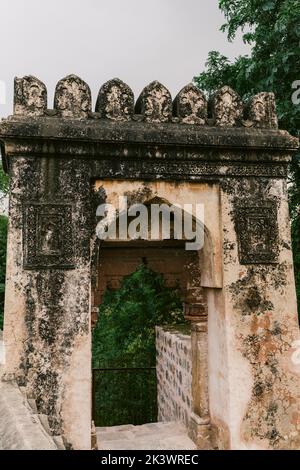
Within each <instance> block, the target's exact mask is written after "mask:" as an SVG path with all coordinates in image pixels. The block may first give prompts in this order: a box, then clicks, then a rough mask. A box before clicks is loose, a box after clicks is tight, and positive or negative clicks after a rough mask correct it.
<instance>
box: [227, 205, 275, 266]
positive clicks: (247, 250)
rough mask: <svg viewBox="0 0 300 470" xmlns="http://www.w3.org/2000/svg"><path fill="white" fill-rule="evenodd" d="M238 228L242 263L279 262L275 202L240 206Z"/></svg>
mask: <svg viewBox="0 0 300 470" xmlns="http://www.w3.org/2000/svg"><path fill="white" fill-rule="evenodd" d="M236 230H237V236H238V243H239V257H240V263H241V264H268V263H277V258H278V225H277V208H276V204H275V203H273V202H269V203H266V204H265V205H263V206H250V205H247V206H241V207H238V208H237V209H236Z"/></svg>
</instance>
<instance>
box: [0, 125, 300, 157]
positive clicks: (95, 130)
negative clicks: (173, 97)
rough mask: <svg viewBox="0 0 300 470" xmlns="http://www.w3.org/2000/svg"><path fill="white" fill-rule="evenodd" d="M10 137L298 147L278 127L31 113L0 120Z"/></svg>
mask: <svg viewBox="0 0 300 470" xmlns="http://www.w3.org/2000/svg"><path fill="white" fill-rule="evenodd" d="M37 136H38V138H37ZM9 138H14V139H24V138H29V139H38V140H41V139H50V140H67V141H68V140H72V141H73V142H74V141H78V142H102V143H107V142H110V143H116V144H117V143H121V142H128V143H131V144H161V145H164V146H166V145H185V146H197V147H219V148H252V149H282V150H294V151H296V150H297V149H298V147H299V140H298V139H297V138H296V137H293V136H291V135H290V134H289V133H288V132H287V131H282V130H276V129H257V128H250V129H248V128H220V127H207V126H198V125H185V124H177V123H144V122H134V121H133V122H112V121H105V120H86V121H81V120H78V119H64V118H58V117H28V116H27V117H24V116H20V117H18V116H10V117H9V118H7V119H5V120H2V121H1V122H0V139H2V140H6V139H9Z"/></svg>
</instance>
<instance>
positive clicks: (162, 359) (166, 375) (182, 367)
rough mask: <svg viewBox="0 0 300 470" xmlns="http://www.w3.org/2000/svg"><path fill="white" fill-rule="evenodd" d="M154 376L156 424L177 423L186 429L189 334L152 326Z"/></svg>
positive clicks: (189, 397)
mask: <svg viewBox="0 0 300 470" xmlns="http://www.w3.org/2000/svg"><path fill="white" fill-rule="evenodd" d="M185 328H187V327H185ZM156 374H157V402H158V403H157V404H158V421H181V422H183V423H184V424H185V425H186V427H188V426H189V421H190V415H191V411H192V354H191V336H190V333H187V332H183V331H181V330H180V328H179V327H178V328H176V327H174V328H172V327H156Z"/></svg>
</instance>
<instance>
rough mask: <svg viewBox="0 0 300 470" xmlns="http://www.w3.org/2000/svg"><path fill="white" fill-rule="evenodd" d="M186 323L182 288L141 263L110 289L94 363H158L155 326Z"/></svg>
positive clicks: (95, 342) (97, 328)
mask: <svg viewBox="0 0 300 470" xmlns="http://www.w3.org/2000/svg"><path fill="white" fill-rule="evenodd" d="M178 323H184V317H183V311H182V302H181V300H180V297H179V293H178V291H176V290H174V289H170V288H167V287H166V286H165V281H164V278H163V276H162V275H160V274H158V273H155V272H154V271H152V270H151V269H149V268H148V267H147V266H145V265H141V266H140V267H139V268H138V269H137V270H136V271H135V272H134V273H132V274H131V275H130V276H128V277H125V278H124V279H123V281H122V284H121V287H120V289H118V290H115V291H113V290H107V291H106V293H105V295H104V300H103V303H102V305H101V307H100V310H99V319H98V321H97V324H96V326H95V328H94V331H93V367H151V366H155V326H156V325H165V324H169V325H174V324H178Z"/></svg>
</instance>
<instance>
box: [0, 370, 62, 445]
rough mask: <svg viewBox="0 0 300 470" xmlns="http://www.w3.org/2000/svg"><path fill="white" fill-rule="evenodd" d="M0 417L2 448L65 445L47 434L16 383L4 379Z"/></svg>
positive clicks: (0, 386)
mask: <svg viewBox="0 0 300 470" xmlns="http://www.w3.org/2000/svg"><path fill="white" fill-rule="evenodd" d="M1 373H2V371H1V370H0V374H1ZM0 416H1V419H0V450H57V449H58V448H63V444H62V442H61V445H60V446H59V447H58V445H57V442H55V440H54V439H53V438H52V437H51V436H50V435H49V434H47V432H46V431H45V429H44V428H43V426H42V424H41V422H40V419H39V416H38V415H37V414H36V413H34V412H33V410H32V409H31V408H30V406H29V404H28V403H27V401H26V399H25V397H24V396H23V395H22V393H21V391H20V390H19V388H18V387H17V385H16V384H13V383H5V382H0Z"/></svg>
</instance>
